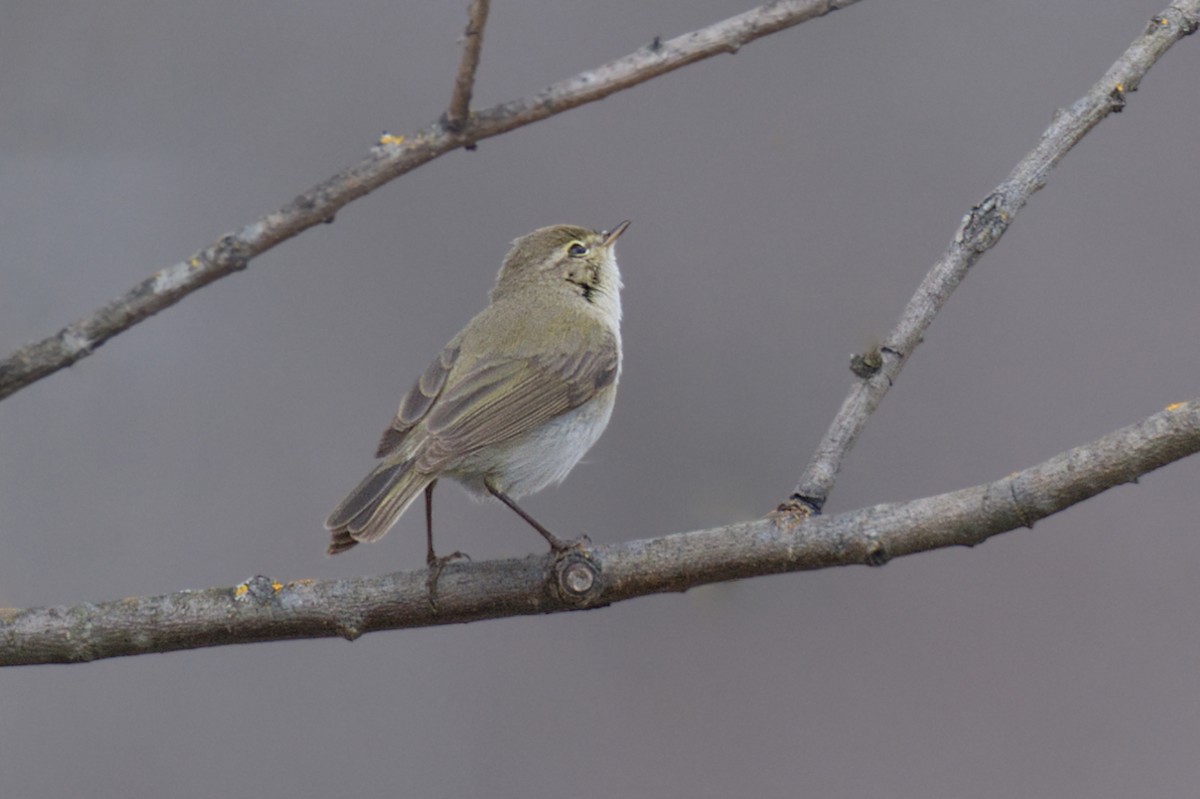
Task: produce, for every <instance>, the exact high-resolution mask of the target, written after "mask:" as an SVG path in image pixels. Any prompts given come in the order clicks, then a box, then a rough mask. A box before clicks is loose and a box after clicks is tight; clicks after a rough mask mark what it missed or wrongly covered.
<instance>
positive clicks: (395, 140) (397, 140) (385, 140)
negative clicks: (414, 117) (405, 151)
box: [379, 133, 404, 145]
mask: <svg viewBox="0 0 1200 799" xmlns="http://www.w3.org/2000/svg"><path fill="white" fill-rule="evenodd" d="M379 143H380V144H396V145H400V144H404V137H403V136H393V135H392V134H390V133H385V134H383V135H382V136H380V137H379Z"/></svg>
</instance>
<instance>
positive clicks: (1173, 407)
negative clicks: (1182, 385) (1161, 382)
mask: <svg viewBox="0 0 1200 799" xmlns="http://www.w3.org/2000/svg"><path fill="white" fill-rule="evenodd" d="M1186 404H1187V403H1184V402H1172V403H1171V404H1170V405H1168V406H1167V410H1168V411H1177V410H1179V409H1180V408H1182V407H1183V406H1184V405H1186Z"/></svg>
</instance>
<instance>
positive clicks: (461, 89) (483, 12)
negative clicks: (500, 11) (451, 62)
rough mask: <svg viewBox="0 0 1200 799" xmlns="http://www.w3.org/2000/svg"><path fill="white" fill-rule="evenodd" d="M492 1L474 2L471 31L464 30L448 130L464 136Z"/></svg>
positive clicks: (468, 17)
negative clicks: (460, 59) (484, 30)
mask: <svg viewBox="0 0 1200 799" xmlns="http://www.w3.org/2000/svg"><path fill="white" fill-rule="evenodd" d="M489 5H490V3H489V0H471V8H470V10H469V11H468V12H467V29H466V30H465V31H463V54H462V61H460V62H459V64H458V74H457V75H456V76H455V77H454V94H453V95H451V97H450V107H449V108H447V109H446V118H445V123H444V124H445V127H446V130H448V131H450V132H451V133H462V132H463V130H464V128H465V127H466V124H467V118H468V115H469V114H470V113H471V91H472V90H473V89H474V88H475V70H477V69H478V68H479V51H480V50H482V49H483V29H484V26H486V25H487V16H488V6H489Z"/></svg>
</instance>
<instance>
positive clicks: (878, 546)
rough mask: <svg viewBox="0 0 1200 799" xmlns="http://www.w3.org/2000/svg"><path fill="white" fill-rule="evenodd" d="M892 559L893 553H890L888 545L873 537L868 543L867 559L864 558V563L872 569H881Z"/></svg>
mask: <svg viewBox="0 0 1200 799" xmlns="http://www.w3.org/2000/svg"><path fill="white" fill-rule="evenodd" d="M891 559H892V556H891V553H889V552H888V549H887V545H886V544H884V543H883V542H882V541H880V540H879V539H878V538H875V537H873V536H872V538H871V540H870V541H868V542H867V551H866V557H864V558H863V563H865V564H866V565H868V566H872V567H879V566H882V565H884V564H885V563H887V562H888V561H889V560H891Z"/></svg>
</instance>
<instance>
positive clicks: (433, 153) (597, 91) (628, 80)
mask: <svg viewBox="0 0 1200 799" xmlns="http://www.w3.org/2000/svg"><path fill="white" fill-rule="evenodd" d="M857 1H858V0H782V1H781V2H773V3H768V4H766V5H764V6H761V7H759V8H756V9H754V10H752V11H747V12H746V13H744V14H739V15H738V16H736V17H730V18H729V19H727V20H725V21H723V22H718V23H717V24H715V25H711V26H709V27H707V28H702V29H700V30H697V31H693V32H691V33H687V34H684V35H683V36H678V37H676V38H674V39H671V40H669V41H665V42H660V41H658V40H657V39H656V40H655V43H654V45H652V46H648V47H643V48H641V49H640V50H638V51H637V52H634V53H631V54H630V55H627V56H625V57H624V58H620V59H617V60H616V61H612V62H610V63H608V64H605V65H603V66H600V67H597V68H596V69H593V70H589V71H587V72H582V73H580V74H578V75H576V76H575V77H573V78H568V79H566V80H564V81H560V82H558V83H555V84H553V85H551V86H549V87H547V88H546V89H544V90H543V91H541V92H539V93H537V94H535V95H533V96H531V97H525V98H523V99H520V100H513V101H512V102H508V103H502V104H501V105H497V106H493V107H492V108H489V109H486V110H484V111H480V112H478V113H476V114H475V115H473V116H472V117H471V125H470V128H469V130H466V131H464V132H462V133H455V132H453V131H451V130H448V129H447V128H446V127H445V126H444V125H442V124H438V123H435V124H433V125H431V126H429V127H428V128H426V129H424V130H422V131H419V132H418V133H416V134H415V135H413V136H411V137H408V138H406V137H403V136H384V137H383V139H381V140H380V143H379V145H378V146H376V147H375V148H373V149H372V151H371V154H370V155H369V156H368V157H367V158H365V159H363V160H362V161H360V162H359V163H358V164H356V165H354V166H352V167H350V168H349V169H346V170H345V171H343V172H341V173H340V174H337V175H334V176H333V177H332V178H330V179H329V180H326V181H325V182H324V183H321V184H320V185H318V186H315V187H313V188H312V189H309V190H308V191H306V192H305V193H304V194H301V195H300V196H299V197H297V198H296V199H294V200H292V201H291V202H290V203H288V204H287V205H285V206H284V207H283V208H281V209H279V210H278V211H275V212H274V213H271V214H267V215H266V216H264V217H262V218H261V219H259V220H258V221H257V222H253V223H251V224H249V225H246V226H245V227H243V228H242V229H241V230H238V231H235V232H232V233H228V234H226V235H224V236H222V237H221V238H220V239H219V240H218V241H217V242H216V243H214V244H212V245H211V246H209V247H208V248H206V249H204V250H201V251H200V252H198V253H196V254H195V255H193V256H192V257H191V258H188V259H187V260H186V261H182V262H180V263H177V264H175V265H174V266H169V267H167V268H165V269H162V270H160V271H158V272H156V273H155V274H153V275H151V276H150V277H149V278H147V279H146V280H144V281H142V282H141V283H139V284H138V285H137V286H135V287H134V288H133V289H131V290H130V291H128V292H127V293H126V294H125V295H124V296H122V297H119V298H117V299H116V300H113V301H112V302H110V303H109V304H107V305H105V306H104V307H103V308H101V309H99V310H98V311H96V312H95V313H94V314H92V315H91V316H88V317H85V318H83V319H80V320H79V321H77V322H75V323H74V324H71V325H68V326H67V327H66V328H64V329H63V330H61V331H59V332H58V333H57V334H56V335H54V336H51V337H50V338H48V339H45V340H44V341H40V342H37V343H35V344H31V345H29V346H27V347H24V348H22V349H20V350H17V351H16V352H14V353H13V354H12V355H10V356H9V357H8V358H6V359H5V360H3V361H0V399H3V398H4V397H7V396H8V395H10V394H12V393H14V392H16V391H19V390H20V389H22V388H24V387H25V386H28V385H29V384H31V383H34V382H36V381H37V380H40V379H41V378H43V377H46V376H47V375H50V374H53V373H54V372H57V371H58V370H59V369H62V368H64V367H66V366H70V365H71V364H73V363H75V362H76V361H78V360H79V359H81V358H84V357H86V356H88V355H90V354H91V353H92V352H93V351H94V350H95V349H96V348H97V347H99V346H100V345H102V344H104V343H105V342H106V341H108V340H109V339H110V338H112V337H113V336H115V335H117V334H118V333H121V332H122V331H124V330H127V329H129V328H130V327H132V326H133V325H135V324H137V323H138V322H141V321H143V320H145V319H148V318H149V317H151V316H153V315H154V314H156V313H158V312H159V311H161V310H163V309H164V308H168V307H170V306H171V305H174V304H175V303H177V302H179V301H180V300H181V299H183V298H184V297H186V296H187V295H189V294H191V293H192V292H193V291H196V290H197V289H199V288H201V287H203V286H206V285H208V284H209V283H212V282H213V281H215V280H219V279H220V278H223V277H225V276H226V275H230V274H232V273H234V272H236V271H238V270H240V269H244V268H245V267H246V265H247V264H248V263H249V262H250V259H252V258H254V257H255V256H257V255H260V254H262V253H263V252H265V251H267V250H269V249H271V248H272V247H274V246H275V245H277V244H279V243H280V242H283V241H286V240H287V239H290V238H291V237H293V236H295V235H297V234H299V233H301V232H302V231H304V230H307V229H308V228H310V227H313V226H314V225H317V224H320V223H321V222H332V221H333V218H334V215H335V214H336V213H337V212H338V211H339V210H341V208H342V207H343V206H345V205H346V204H347V203H349V202H351V201H353V200H355V199H357V198H359V197H362V196H363V195H364V194H368V193H369V192H372V191H374V190H375V189H377V188H379V187H380V186H382V185H384V184H385V183H387V182H388V181H391V180H394V179H396V178H398V177H399V176H401V175H403V174H405V173H406V172H410V171H412V170H413V169H416V168H417V167H419V166H421V165H422V164H426V163H428V162H429V161H432V160H433V159H435V158H437V157H438V156H441V155H444V154H445V153H448V152H450V151H451V150H455V149H457V148H459V147H469V146H472V145H474V143H475V142H476V141H479V140H481V139H486V138H490V137H492V136H499V135H500V134H502V133H507V132H508V131H510V130H513V129H515V128H519V127H522V126H524V125H530V124H532V123H534V122H539V121H541V120H543V119H546V118H547V117H551V116H554V115H555V114H561V113H562V112H564V111H568V110H570V109H572V108H575V107H577V106H580V105H584V104H585V103H591V102H595V101H596V100H602V99H604V98H605V97H607V96H608V95H610V94H613V93H614V92H619V91H621V90H623V89H628V88H630V87H631V86H636V85H637V84H639V83H644V82H646V81H648V80H650V79H651V78H656V77H658V76H659V75H665V74H666V73H668V72H672V71H674V70H676V69H680V68H681V67H685V66H687V65H688V64H691V63H694V62H696V61H701V60H703V59H705V58H710V57H712V56H714V55H718V54H720V53H735V52H737V51H738V49H739V48H740V47H741V46H742V45H744V44H748V43H749V42H752V41H754V40H755V39H759V38H761V37H763V36H767V35H769V34H772V33H776V32H777V31H781V30H783V29H785V28H790V27H792V26H793V25H798V24H800V23H801V22H805V21H807V20H810V19H813V18H814V17H819V16H823V15H825V14H828V13H829V12H831V11H834V10H836V9H839V8H843V7H845V6H848V5H851V4H852V3H855V2H857Z"/></svg>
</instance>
